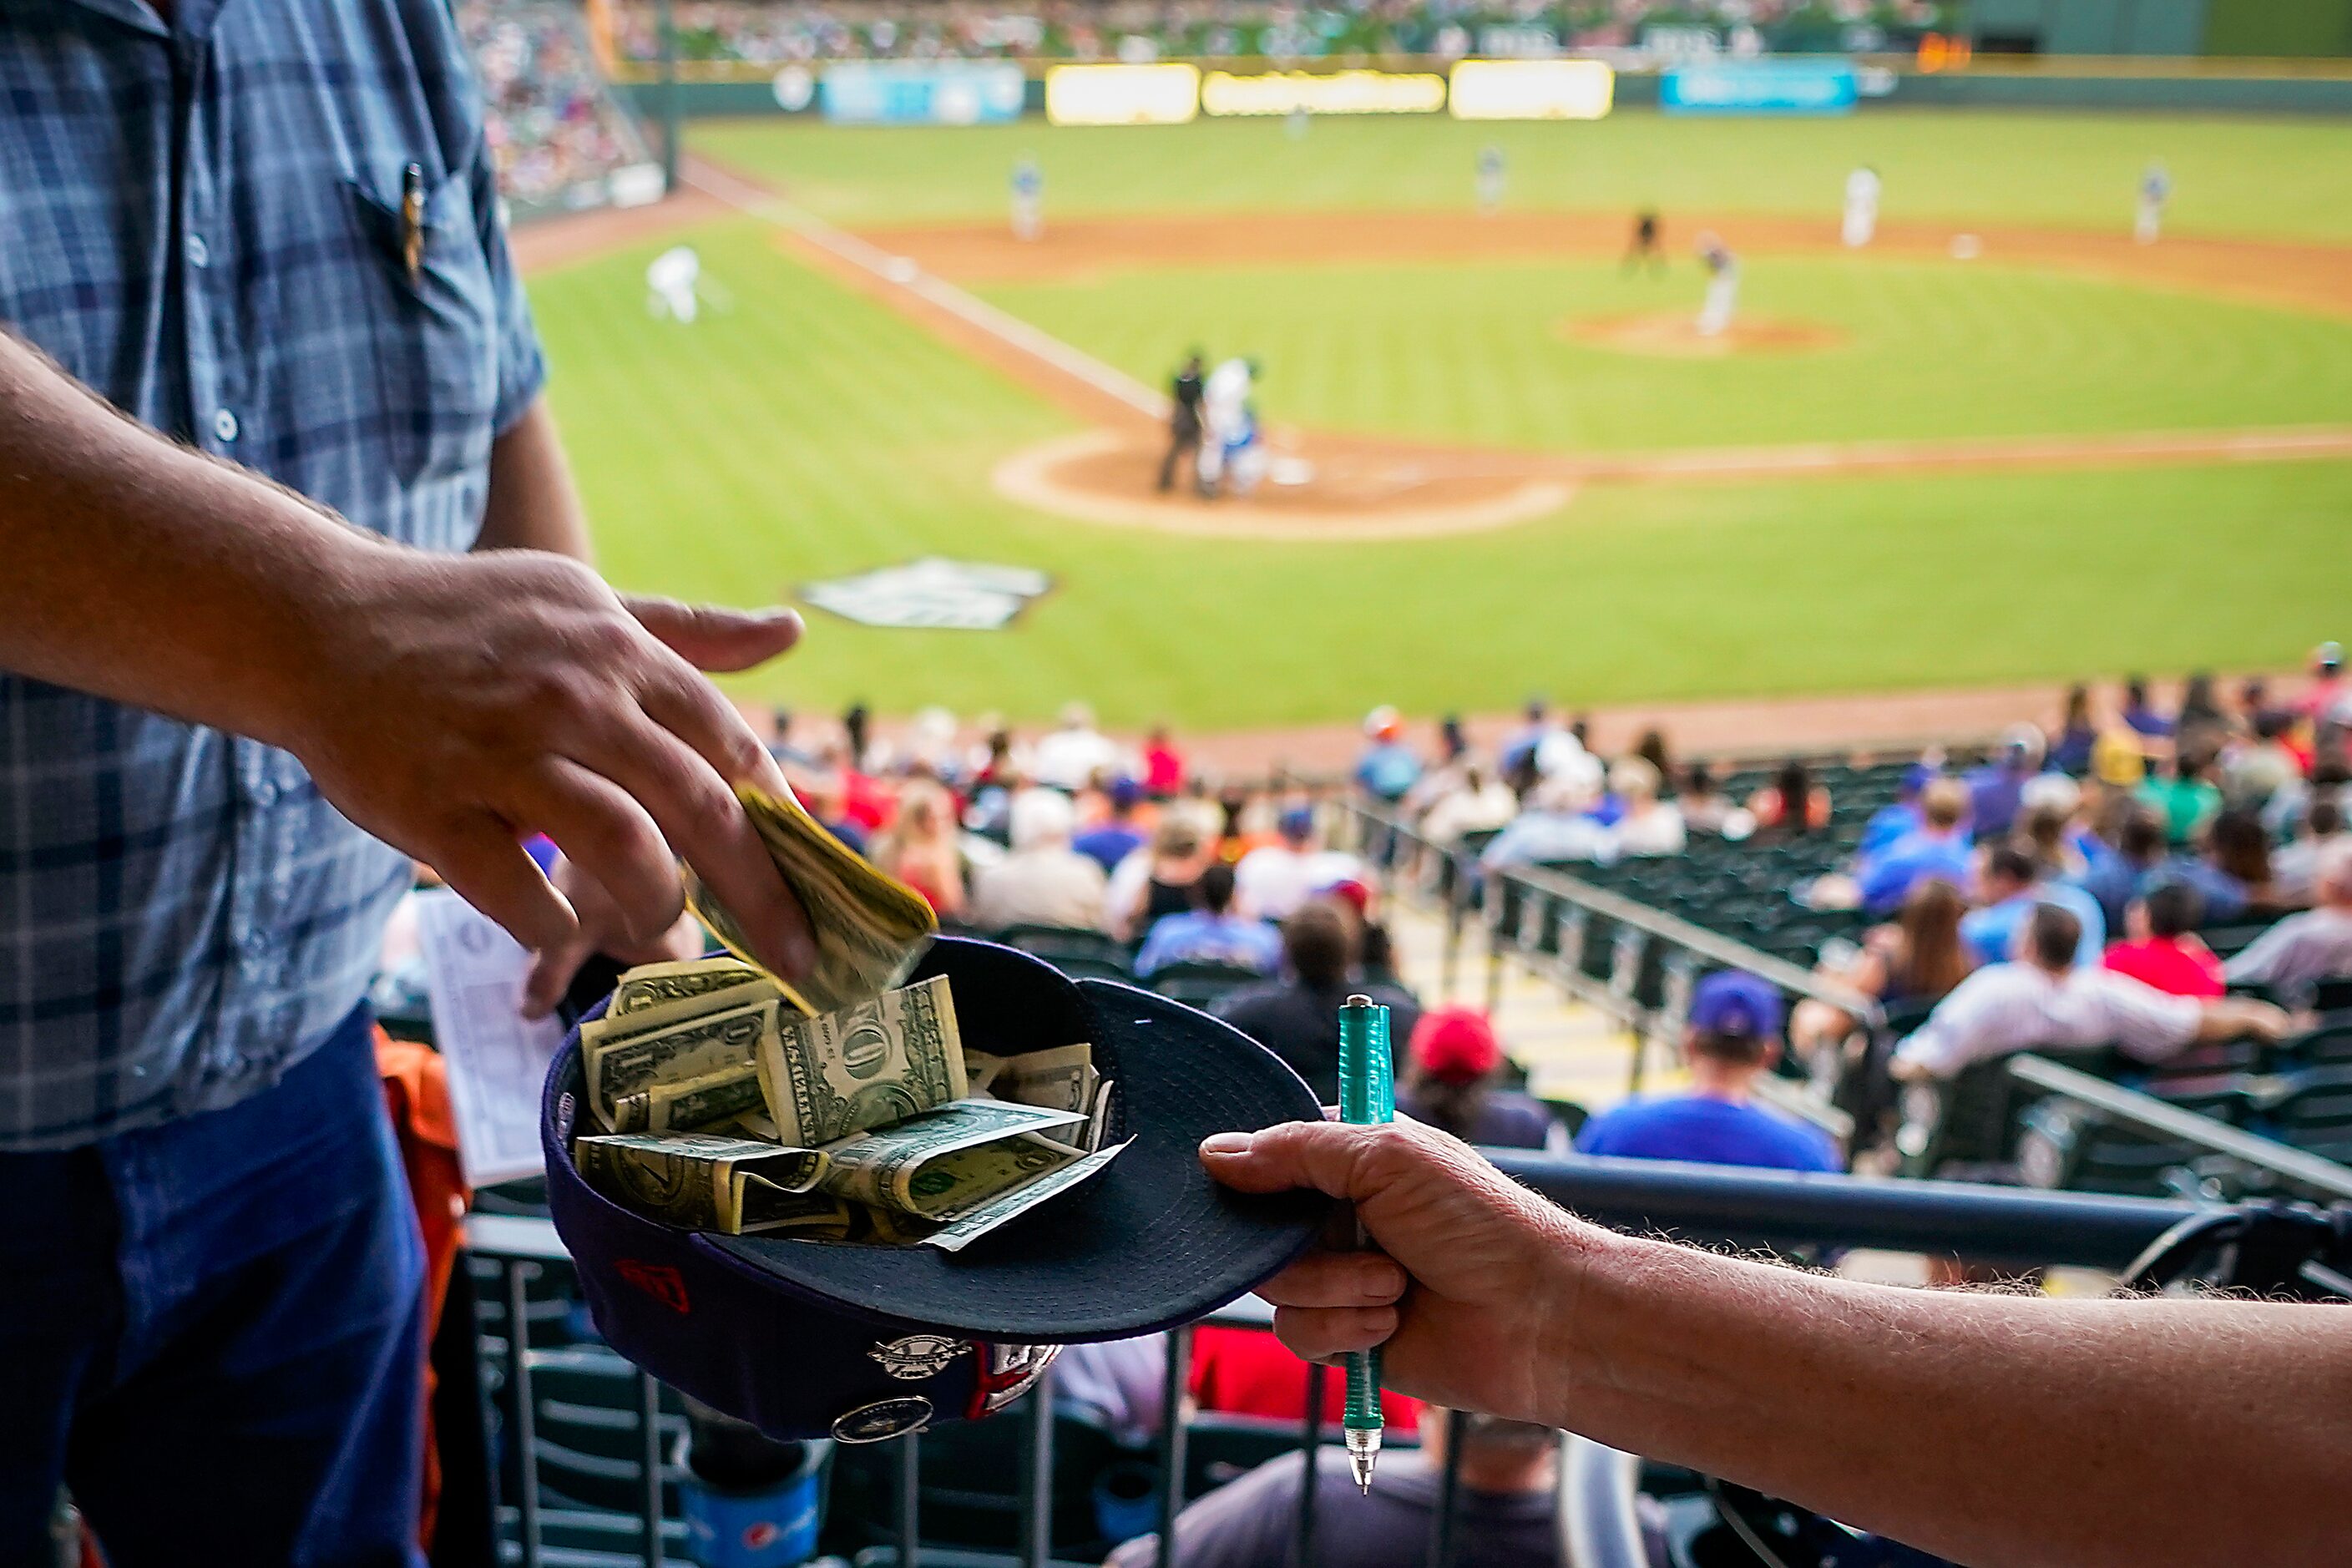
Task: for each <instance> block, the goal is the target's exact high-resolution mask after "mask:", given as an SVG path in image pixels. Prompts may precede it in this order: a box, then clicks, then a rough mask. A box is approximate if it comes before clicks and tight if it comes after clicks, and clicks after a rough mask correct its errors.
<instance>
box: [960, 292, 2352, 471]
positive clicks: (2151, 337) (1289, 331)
mask: <svg viewBox="0 0 2352 1568" xmlns="http://www.w3.org/2000/svg"><path fill="white" fill-rule="evenodd" d="M1703 287H1704V285H1703V283H1702V280H1701V275H1700V273H1699V270H1698V268H1696V266H1695V265H1689V264H1685V265H1682V266H1680V267H1678V268H1676V270H1675V274H1674V275H1672V276H1670V277H1668V278H1665V279H1653V278H1648V277H1631V278H1629V277H1626V276H1624V275H1622V274H1621V273H1620V272H1619V270H1618V269H1617V268H1616V267H1614V266H1612V265H1605V264H1577V265H1563V266H1529V265H1518V264H1512V265H1504V264H1485V265H1479V266H1450V267H1449V266H1416V267H1405V266H1370V267H1316V268H1297V267H1292V268H1269V269H1264V270H1255V269H1249V268H1196V269H1190V270H1185V271H1181V272H1177V271H1158V270H1150V271H1137V272H1129V273H1119V274H1114V275H1109V276H1098V277H1095V278H1090V279H1085V280H1080V281H1072V282H1062V283H1055V284H1051V285H1045V284H1039V285H1024V286H1022V287H1019V288H995V289H989V290H987V291H986V292H987V294H988V297H989V298H990V299H991V300H994V301H995V302H996V303H998V304H1000V305H1003V306H1004V307H1005V308H1006V309H1008V310H1013V312H1014V313H1015V314H1018V315H1021V316H1024V317H1026V318H1027V319H1028V320H1030V321H1034V322H1035V323H1036V324H1037V325H1039V326H1041V327H1044V328H1045V330H1046V331H1051V332H1053V333H1054V334H1055V336H1057V337H1060V338H1063V339H1065V340H1066V341H1067V342H1072V343H1075V344H1076V345H1077V346H1078V347H1080V348H1083V349H1086V350H1087V352H1089V353H1093V354H1095V355H1097V356H1098V357H1100V358H1102V359H1106V360H1108V361H1110V362H1111V363H1114V364H1117V365H1119V366H1120V367H1122V368H1124V369H1126V370H1128V371H1129V372H1130V373H1132V374H1135V375H1138V376H1140V377H1142V378H1143V379H1144V380H1146V381H1147V382H1151V383H1157V382H1159V381H1160V379H1161V378H1162V377H1164V376H1165V375H1167V374H1169V371H1170V367H1171V366H1172V365H1173V364H1174V363H1176V362H1177V360H1179V359H1180V358H1181V357H1182V355H1183V353H1184V352H1185V351H1186V350H1187V349H1188V348H1190V347H1191V346H1192V345H1195V344H1202V345H1206V346H1207V347H1208V348H1209V349H1210V350H1211V351H1212V352H1213V353H1217V354H1228V353H1247V354H1250V355H1252V356H1254V357H1255V358H1257V359H1258V360H1259V361H1260V362H1261V363H1263V364H1264V365H1265V369H1266V379H1265V384H1264V389H1263V392H1262V394H1261V397H1260V401H1261V403H1262V405H1263V406H1264V407H1265V410H1266V412H1267V413H1268V414H1269V415H1270V416H1274V417H1276V418H1281V419H1289V420H1297V421H1302V422H1305V423H1307V424H1308V425H1311V426H1319V427H1326V428H1332V429H1347V430H1361V431H1368V432H1375V433H1380V434H1384V435H1397V436H1406V437H1423V438H1435V439H1447V440H1457V441H1465V442H1481V443H1495V444H1503V445H1511V446H1519V447H1549V448H1597V449H1622V448H1627V447H1682V446H1721V445H1747V444H1751V443H1754V444H1765V443H1777V442H1789V441H1821V440H1864V439H1896V438H1919V437H1999V436H2025V435H2035V434H2051V435H2057V434H2079V433H2085V432H2093V431H2137V430H2171V429H2188V428H2197V427H2215V426H2258V425H2292V424H2303V423H2330V422H2341V421H2352V321H2325V320H2318V319H2315V318H2313V317H2310V316H2306V315H2301V314H2298V313H2295V312H2293V311H2287V310H2268V309H2263V308H2260V307H2256V306H2249V305H2236V304H2230V303H2226V302H2222V301H2219V300H2210V299H2206V298H2201V297H2199V296H2196V295H2189V294H2177V293H2165V292H2158V291H2156V290H2153V289H2138V288H2132V287H2126V286H2122V285H2118V284H2112V283H2107V282H2104V281H2099V280H2095V279H2081V278H2075V277H2069V276H2065V275H2063V274H2053V273H2043V272H2032V271H2022V270H2016V269H2011V268H2000V267H1993V266H1990V265H1987V264H1985V263H1981V262H1946V263H1937V264H1927V265H1912V264H1904V263H1896V262H1882V261H1872V260H1853V261H1849V260H1844V259H1842V258H1829V259H1819V260H1816V259H1800V258H1769V257H1768V258H1761V259H1759V260H1754V261H1751V262H1749V263H1748V264H1747V265H1746V266H1745V267H1744V268H1743V269H1742V279H1741V290H1740V303H1741V309H1742V311H1743V313H1744V314H1752V315H1755V316H1758V317H1760V318H1765V319H1768V320H1774V321H1790V322H1799V323H1803V324H1806V325H1811V326H1819V327H1823V328H1828V329H1832V330H1833V331H1836V332H1838V333H1841V334H1843V342H1840V343H1839V344H1838V345H1837V346H1834V347H1829V348H1824V349H1822V350H1819V351H1807V352H1801V353H1756V354H1750V355H1747V356H1744V357H1740V358H1737V359H1731V360H1691V359H1672V358H1660V357H1655V356H1652V355H1646V354H1635V353H1622V352H1619V351H1615V350H1612V349H1605V348H1600V347H1595V346H1591V345H1588V344H1584V343H1580V342H1570V341H1569V340H1568V339H1567V337H1566V336H1565V335H1564V334H1563V333H1562V332H1561V331H1559V326H1560V323H1561V322H1562V321H1564V320H1566V319H1569V318H1575V319H1579V320H1586V319H1604V318H1610V317H1614V316H1619V315H1623V314H1628V313H1637V312H1657V311H1667V312H1676V313H1685V314H1695V313H1696V310H1697V307H1698V299H1699V295H1700V292H1701V290H1702V289H1703Z"/></svg>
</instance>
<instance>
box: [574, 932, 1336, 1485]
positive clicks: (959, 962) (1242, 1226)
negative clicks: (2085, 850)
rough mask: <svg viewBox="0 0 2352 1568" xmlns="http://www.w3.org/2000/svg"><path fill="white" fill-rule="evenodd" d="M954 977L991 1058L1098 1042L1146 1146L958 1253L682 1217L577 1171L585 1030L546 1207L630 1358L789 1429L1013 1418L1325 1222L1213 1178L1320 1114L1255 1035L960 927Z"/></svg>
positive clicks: (1118, 1128)
mask: <svg viewBox="0 0 2352 1568" xmlns="http://www.w3.org/2000/svg"><path fill="white" fill-rule="evenodd" d="M937 974H944V975H946V976H947V977H948V979H949V981H950V984H951V985H952V987H953V989H954V993H955V1005H956V1021H957V1025H958V1026H959V1028H960V1029H961V1033H962V1036H963V1039H964V1042H965V1044H966V1045H967V1046H969V1047H971V1048H972V1049H975V1050H982V1051H988V1052H991V1053H993V1054H996V1055H1000V1056H1009V1055H1014V1054H1017V1053H1019V1052H1021V1051H1024V1050H1035V1049H1039V1048H1042V1047H1048V1046H1060V1045H1069V1044H1072V1043H1074V1042H1076V1041H1081V1040H1083V1041H1086V1042H1087V1043H1088V1044H1090V1045H1091V1046H1092V1047H1094V1061H1095V1065H1096V1067H1097V1068H1099V1069H1100V1070H1101V1072H1102V1075H1103V1077H1104V1078H1105V1079H1109V1080H1111V1081H1112V1082H1114V1083H1116V1084H1117V1085H1118V1090H1117V1096H1116V1099H1115V1100H1114V1101H1113V1106H1112V1111H1111V1121H1110V1125H1109V1127H1108V1129H1107V1131H1108V1136H1109V1137H1110V1138H1111V1139H1112V1140H1114V1141H1116V1140H1119V1139H1126V1138H1132V1139H1133V1140H1134V1142H1133V1143H1132V1144H1131V1145H1130V1146H1129V1148H1128V1149H1127V1151H1126V1152H1124V1153H1122V1154H1120V1155H1119V1157H1118V1159H1116V1160H1114V1161H1112V1162H1111V1163H1110V1164H1109V1165H1108V1167H1107V1168H1106V1169H1105V1170H1104V1171H1103V1172H1102V1173H1101V1174H1099V1175H1097V1177H1095V1178H1094V1179H1093V1180H1092V1181H1089V1182H1087V1184H1084V1185H1083V1186H1080V1187H1077V1188H1075V1189H1073V1190H1072V1191H1071V1192H1069V1193H1068V1194H1065V1195H1063V1196H1061V1197H1058V1198H1056V1199H1055V1200H1054V1201H1053V1202H1051V1203H1048V1204H1045V1205H1041V1206H1040V1207H1039V1208H1037V1209H1035V1210H1034V1211H1033V1212H1031V1213H1030V1214H1027V1215H1023V1216H1021V1217H1020V1218H1018V1219H1015V1220H1013V1221H1012V1222H1010V1223H1009V1224H1007V1225H1005V1226H1003V1227H1002V1228H1001V1229H999V1230H996V1231H992V1232H991V1233H990V1234H988V1235H986V1236H984V1237H981V1238H979V1239H978V1240H976V1241H974V1242H972V1243H971V1245H969V1246H968V1247H964V1248H963V1249H962V1250H961V1251H960V1252H955V1253H948V1252H942V1251H940V1250H938V1249H936V1248H933V1247H869V1246H857V1245H852V1244H846V1243H827V1242H816V1241H799V1240H793V1239H789V1238H786V1237H766V1236H716V1235H707V1234H703V1233H700V1232H693V1231H684V1230H678V1229H676V1228H674V1227H673V1226H667V1225H664V1224H662V1223H661V1222H659V1221H657V1220H652V1219H647V1218H646V1217H644V1216H643V1215H638V1214H636V1213H635V1212H633V1211H632V1210H629V1209H626V1208H624V1207H622V1206H621V1205H618V1204H615V1203H614V1202H612V1201H611V1200H610V1199H608V1198H606V1197H604V1195H603V1194H600V1193H598V1192H596V1191H594V1190H593V1188H591V1187H590V1186H588V1184H586V1183H585V1182H583V1180H582V1179H581V1177H580V1173H579V1170H578V1167H576V1166H575V1165H574V1164H573V1163H572V1131H573V1129H574V1127H575V1125H576V1124H577V1121H578V1119H579V1113H580V1106H581V1104H582V1101H583V1098H584V1085H583V1080H582V1075H581V1065H580V1054H579V1038H578V1035H577V1033H576V1032H575V1033H574V1035H573V1036H572V1038H571V1039H569V1040H567V1041H566V1042H565V1043H564V1047H563V1049H562V1051H561V1052H560V1053H559V1054H558V1055H557V1057H556V1058H555V1062H554V1065H553V1067H552V1068H551V1069H550V1071H549V1073H548V1079H547V1089H546V1095H545V1100H544V1103H543V1106H542V1111H541V1125H540V1138H541V1142H542V1143H543V1144H544V1146H545V1148H546V1152H547V1194H548V1206H549V1208H550V1209H551V1212H552V1213H553V1215H554V1219H555V1228H556V1230H557V1231H558V1232H559V1233H560V1234H561V1235H562V1237H563V1241H564V1245H565V1246H566V1247H569V1248H570V1250H571V1253H572V1260H573V1262H574V1264H575V1265H576V1266H577V1268H578V1270H579V1275H580V1285H581V1291H582V1294H583V1295H584V1296H585V1297H586V1299H587V1301H588V1307H589V1310H590V1311H591V1312H593V1314H594V1316H595V1320H596V1326H597V1328H598V1330H599V1331H601V1332H602V1333H603V1334H604V1339H605V1340H606V1342H608V1343H610V1344H611V1345H612V1347H613V1348H614V1350H616V1351H618V1352H620V1353H621V1354H623V1355H625V1356H626V1357H628V1358H629V1359H630V1360H631V1361H633V1362H635V1363H637V1364H638V1365H640V1366H642V1367H644V1368H645V1369H646V1371H648V1372H650V1373H653V1374H654V1375H655V1376H656V1377H657V1378H660V1379H661V1380H662V1381H663V1382H665V1383H667V1384H670V1385H671V1386H672V1387H674V1388H676V1389H677V1390H678V1391H679V1392H681V1393H683V1394H688V1395H689V1396H691V1397H693V1398H695V1399H698V1400H700V1401H701V1402H702V1403H703V1404H705V1405H710V1406H711V1407H713V1408H714V1409H717V1410H719V1411H722V1412H724V1413H726V1414H727V1415H733V1416H736V1417H738V1418H740V1419H741V1420H744V1421H748V1422H750V1423H751V1425H752V1426H756V1427H758V1428H759V1429H760V1430H761V1431H762V1432H764V1433H766V1434H767V1435H768V1436H772V1437H825V1436H829V1437H834V1438H837V1439H840V1440H842V1441H844V1442H873V1441H878V1440H880V1439H882V1438H886V1437H895V1436H900V1435H902V1434H904V1433H907V1432H912V1431H919V1430H921V1429H922V1428H923V1427H924V1426H929V1425H930V1424H931V1423H933V1422H935V1421H943V1420H958V1419H971V1418H977V1417H980V1416H984V1415H991V1414H992V1413H994V1412H995V1411H997V1410H999V1409H1002V1408H1003V1406H1005V1405H1009V1404H1011V1403H1012V1402H1013V1400H1014V1399H1017V1398H1019V1397H1020V1395H1021V1394H1024V1393H1025V1392H1026V1391H1027V1390H1028V1389H1029V1387H1030V1386H1031V1385H1032V1384H1034V1383H1035V1382H1036V1380H1037V1378H1038V1377H1039V1376H1040V1375H1041V1374H1042V1373H1044V1371H1045V1367H1046V1365H1047V1364H1048V1363H1050V1362H1051V1361H1052V1359H1053V1356H1054V1354H1055V1349H1056V1348H1057V1347H1058V1346H1060V1345H1063V1344H1066V1343H1072V1342H1081V1341H1090V1340H1110V1339H1123V1338H1126V1337H1128V1336H1129V1335H1133V1334H1141V1333H1148V1332H1150V1331H1154V1330H1158V1329H1168V1328H1173V1327H1175V1326H1177V1325H1178V1324H1181V1323H1186V1322H1190V1321H1192V1320H1194V1319H1196V1318H1198V1317H1200V1316H1202V1314H1203V1313H1206V1312H1208V1311H1211V1310H1213V1309H1215V1308H1217V1307H1221V1306H1223V1305H1224V1304H1225V1303H1226V1302H1228V1301H1231V1300H1234V1298H1236V1297H1238V1296H1241V1295H1243V1294H1244V1293H1245V1292H1246V1291H1248V1290H1249V1289H1251V1288H1252V1287H1254V1286H1255V1285H1257V1284H1258V1283H1259V1282H1261V1281H1262V1280H1264V1279H1266V1278H1267V1277H1268V1276H1270V1275H1272V1274H1274V1273H1276V1272H1277V1271H1279V1270H1280V1269H1281V1268H1283V1267H1284V1266H1285V1265H1286V1264H1287V1263H1289V1262H1290V1261H1291V1260H1292V1259H1293V1258H1297V1256H1298V1255H1299V1254H1300V1253H1301V1252H1303V1251H1304V1250H1306V1248H1307V1246H1308V1245H1309V1244H1310V1243H1311V1242H1312V1241H1313V1240H1314V1238H1315V1237H1316V1234H1317V1233H1318V1230H1319V1229H1320V1227H1321V1226H1322V1225H1323V1223H1324V1222H1325V1220H1326V1219H1328V1216H1329V1214H1330V1210H1331V1205H1330V1202H1329V1200H1328V1199H1326V1198H1324V1197H1323V1196H1322V1195H1321V1194H1314V1193H1278V1194H1263V1195H1260V1194H1240V1193H1234V1192H1231V1191H1229V1190H1227V1189H1225V1188H1223V1187H1220V1186H1218V1185H1217V1184H1215V1183H1213V1182H1212V1181H1210V1180H1209V1178H1208V1175H1207V1173H1205V1172H1204V1171H1202V1168H1201V1163H1200V1160H1199V1158H1198V1156H1197V1151H1198V1149H1199V1146H1200V1142H1201V1140H1202V1139H1203V1138H1205V1137H1207V1136H1208V1135H1209V1134H1210V1133H1212V1132H1221V1131H1233V1130H1238V1131H1256V1130H1258V1129H1260V1128H1265V1127H1271V1126H1274V1125H1275V1124H1276V1123H1278V1122H1283V1121H1313V1120H1316V1119H1318V1118H1319V1117H1320V1116H1321V1115H1322V1110H1321V1108H1320V1107H1319V1106H1318V1104H1317V1103H1316V1100H1315V1096H1314V1094H1313V1092H1312V1091H1311V1090H1309V1089H1307V1085H1306V1084H1305V1083H1304V1082H1302V1081H1301V1080H1300V1079H1299V1077H1298V1075H1297V1073H1295V1072H1293V1071H1291V1070H1290V1068H1288V1067H1286V1066H1285V1065H1284V1064H1283V1062H1282V1061H1281V1060H1280V1058H1276V1056H1274V1055H1273V1054H1272V1053H1271V1052H1269V1051H1267V1050H1266V1049H1265V1048H1264V1047H1261V1046H1259V1045H1258V1044H1256V1043H1255V1041H1253V1040H1251V1039H1250V1038H1249V1037H1247V1036H1244V1035H1243V1034H1242V1033H1240V1032H1239V1031H1238V1030H1236V1029H1234V1028H1233V1027H1232V1026H1229V1025H1227V1024H1223V1023H1221V1022H1219V1021H1218V1020H1216V1019H1214V1018H1212V1017H1210V1016H1207V1015H1206V1014H1203V1013H1199V1012H1195V1011H1194V1010H1192V1008H1189V1007H1186V1006H1183V1005H1180V1004H1178V1003H1175V1002H1171V1001H1170V1000H1168V999H1167V998H1166V997H1164V996H1158V995H1154V994H1151V993H1150V992H1145V991H1139V990H1136V989H1135V988H1133V987H1132V986H1127V985H1119V984H1112V983H1110V982H1108V981H1101V980H1084V981H1075V982H1074V981H1072V980H1070V979H1069V978H1067V977H1066V976H1065V975H1064V974H1062V973H1060V972H1059V971H1058V970H1055V969H1054V968H1052V967H1050V966H1049V965H1047V964H1046V963H1044V962H1043V961H1041V960H1039V959H1036V958H1033V957H1031V956H1030V955H1029V954H1027V953H1024V952H1015V951H1014V950H1013V949H1011V948H1007V947H999V946H996V945H994V944H992V943H989V942H973V941H969V940H963V939H958V938H953V937H942V938H940V940H939V941H938V942H935V943H934V944H933V945H932V948H931V950H930V952H929V953H928V954H927V955H926V956H925V958H924V960H923V962H922V963H921V965H920V966H919V967H918V968H917V970H916V971H915V974H914V978H915V979H918V980H922V979H929V977H931V976H933V975H937ZM590 1016H594V1015H593V1013H592V1014H591V1015H590Z"/></svg>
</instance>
